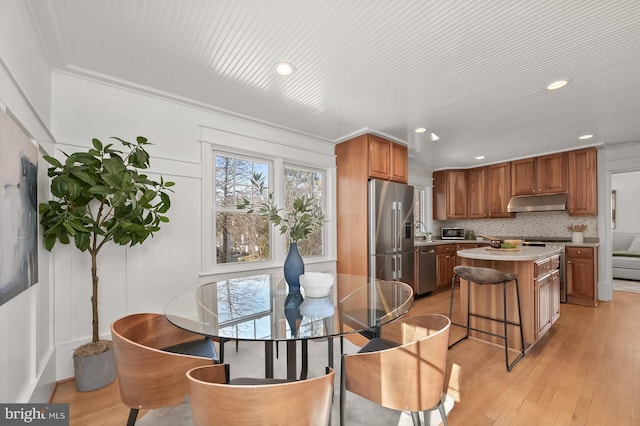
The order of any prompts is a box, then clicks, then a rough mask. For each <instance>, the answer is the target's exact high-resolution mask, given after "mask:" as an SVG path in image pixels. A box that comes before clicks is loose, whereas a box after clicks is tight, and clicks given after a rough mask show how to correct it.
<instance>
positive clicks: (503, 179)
mask: <svg viewBox="0 0 640 426" xmlns="http://www.w3.org/2000/svg"><path fill="white" fill-rule="evenodd" d="M509 200H511V163H500V164H492V165H490V166H487V196H486V203H487V214H488V215H489V217H513V213H509V211H508V210H507V204H509Z"/></svg>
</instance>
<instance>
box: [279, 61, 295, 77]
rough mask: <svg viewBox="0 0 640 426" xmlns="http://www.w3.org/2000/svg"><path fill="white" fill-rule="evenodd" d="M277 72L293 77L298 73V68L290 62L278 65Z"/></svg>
mask: <svg viewBox="0 0 640 426" xmlns="http://www.w3.org/2000/svg"><path fill="white" fill-rule="evenodd" d="M276 72H277V73H278V74H280V75H291V74H293V73H294V72H296V67H294V66H293V64H290V63H289V62H278V63H277V64H276Z"/></svg>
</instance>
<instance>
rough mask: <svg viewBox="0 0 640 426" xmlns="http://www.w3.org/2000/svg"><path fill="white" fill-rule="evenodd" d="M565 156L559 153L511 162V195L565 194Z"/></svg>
mask: <svg viewBox="0 0 640 426" xmlns="http://www.w3.org/2000/svg"><path fill="white" fill-rule="evenodd" d="M566 163H567V154H566V153H564V152H560V153H557V154H550V155H545V156H541V157H532V158H525V159H523V160H517V161H512V162H511V191H512V195H538V194H555V193H560V192H567V166H566Z"/></svg>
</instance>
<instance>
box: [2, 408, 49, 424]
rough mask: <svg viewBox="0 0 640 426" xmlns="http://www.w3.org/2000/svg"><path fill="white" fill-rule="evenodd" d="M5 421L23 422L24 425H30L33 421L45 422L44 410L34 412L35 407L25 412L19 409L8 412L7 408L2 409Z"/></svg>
mask: <svg viewBox="0 0 640 426" xmlns="http://www.w3.org/2000/svg"><path fill="white" fill-rule="evenodd" d="M4 418H5V420H24V422H25V423H31V422H32V421H34V420H46V419H47V416H46V411H45V410H36V407H31V409H28V410H25V409H24V408H21V409H19V410H9V407H4Z"/></svg>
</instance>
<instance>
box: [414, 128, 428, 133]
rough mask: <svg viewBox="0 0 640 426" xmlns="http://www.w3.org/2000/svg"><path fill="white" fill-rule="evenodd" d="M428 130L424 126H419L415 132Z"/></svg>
mask: <svg viewBox="0 0 640 426" xmlns="http://www.w3.org/2000/svg"><path fill="white" fill-rule="evenodd" d="M426 131H427V129H425V128H424V127H418V128H417V129H415V130H414V132H416V133H424V132H426Z"/></svg>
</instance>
